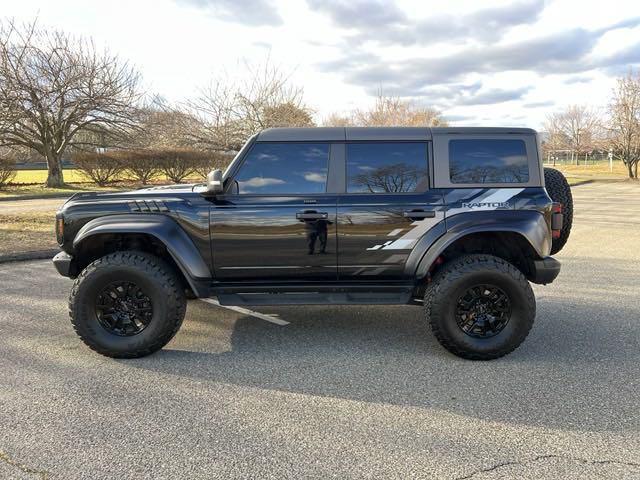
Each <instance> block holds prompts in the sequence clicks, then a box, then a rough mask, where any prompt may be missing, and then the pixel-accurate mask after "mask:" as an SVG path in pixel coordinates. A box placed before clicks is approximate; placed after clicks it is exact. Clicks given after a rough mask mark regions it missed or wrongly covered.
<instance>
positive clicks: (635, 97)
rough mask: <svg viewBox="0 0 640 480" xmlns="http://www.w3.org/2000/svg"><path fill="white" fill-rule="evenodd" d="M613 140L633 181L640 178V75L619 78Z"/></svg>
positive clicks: (611, 130)
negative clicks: (639, 164)
mask: <svg viewBox="0 0 640 480" xmlns="http://www.w3.org/2000/svg"><path fill="white" fill-rule="evenodd" d="M608 126H609V128H608V130H609V140H610V142H611V143H612V144H613V147H614V149H615V151H616V152H617V153H618V154H619V155H620V156H621V157H622V161H623V162H624V164H625V165H626V167H627V170H628V172H629V178H635V179H637V178H638V162H640V73H637V74H636V75H634V74H633V72H631V71H630V72H629V73H628V74H627V75H626V76H625V77H623V78H619V79H618V83H617V85H616V88H615V89H614V91H613V98H612V100H611V103H610V105H609V122H608Z"/></svg>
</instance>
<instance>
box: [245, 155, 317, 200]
mask: <svg viewBox="0 0 640 480" xmlns="http://www.w3.org/2000/svg"><path fill="white" fill-rule="evenodd" d="M328 164H329V144H326V143H256V144H255V145H254V146H253V148H252V149H251V151H250V152H249V154H248V155H247V158H246V159H245V160H244V162H243V164H242V167H240V172H239V173H238V175H236V177H235V180H236V182H237V185H238V190H237V193H240V194H243V193H245V194H246V193H258V194H261V193H264V194H279V193H281V194H287V193H303V194H304V193H324V192H325V191H326V186H327V169H328Z"/></svg>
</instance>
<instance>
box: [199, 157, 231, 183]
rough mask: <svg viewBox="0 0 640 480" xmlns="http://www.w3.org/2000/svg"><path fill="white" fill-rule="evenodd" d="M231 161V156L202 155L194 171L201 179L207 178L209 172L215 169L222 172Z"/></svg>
mask: <svg viewBox="0 0 640 480" xmlns="http://www.w3.org/2000/svg"><path fill="white" fill-rule="evenodd" d="M231 160H233V154H228V153H219V152H213V153H203V154H202V158H201V159H200V161H198V162H197V165H196V167H195V168H194V171H195V173H197V174H198V175H199V176H201V177H202V178H207V174H208V173H209V172H210V171H211V170H215V169H216V168H219V169H221V170H224V169H225V168H227V166H228V165H229V164H230V163H231Z"/></svg>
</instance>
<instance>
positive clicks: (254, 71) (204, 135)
mask: <svg viewBox="0 0 640 480" xmlns="http://www.w3.org/2000/svg"><path fill="white" fill-rule="evenodd" d="M246 70H247V72H248V73H249V75H248V79H247V80H244V81H238V80H237V79H228V78H218V79H215V80H214V81H213V82H212V83H211V85H210V86H209V87H207V88H205V89H202V90H201V91H200V95H199V96H198V97H197V98H195V99H192V100H190V101H189V102H187V105H186V106H187V108H188V110H189V112H190V113H191V114H192V115H191V123H190V125H188V127H190V128H185V131H187V132H189V133H188V136H189V137H190V139H191V144H192V145H194V146H198V147H203V148H206V149H207V150H213V151H218V152H225V151H231V150H239V149H240V148H241V147H242V145H243V144H244V142H245V141H246V140H247V138H248V137H250V136H251V135H253V134H255V133H258V132H259V131H261V130H263V129H265V128H269V127H284V126H287V127H303V126H304V127H306V126H311V125H313V119H312V116H311V115H312V111H311V110H310V109H309V108H308V107H307V106H306V105H305V104H304V101H303V90H302V88H299V87H295V86H293V85H291V83H290V81H289V77H288V76H287V75H285V74H284V73H283V71H282V70H281V69H280V68H278V67H276V66H273V65H271V64H270V62H269V60H268V59H267V61H266V62H265V64H264V65H262V66H260V67H257V68H252V67H251V66H248V65H247V66H246ZM196 120H197V121H196Z"/></svg>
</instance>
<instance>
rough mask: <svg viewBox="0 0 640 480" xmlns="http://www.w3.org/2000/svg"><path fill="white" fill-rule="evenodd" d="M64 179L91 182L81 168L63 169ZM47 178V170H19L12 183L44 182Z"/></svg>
mask: <svg viewBox="0 0 640 480" xmlns="http://www.w3.org/2000/svg"><path fill="white" fill-rule="evenodd" d="M63 174H64V181H65V182H69V183H79V182H90V181H91V180H89V179H88V178H87V177H86V176H85V175H84V174H83V173H82V172H81V171H80V170H76V169H68V170H66V169H65V170H64V171H63ZM46 180H47V171H46V170H18V171H17V173H16V176H15V178H14V179H13V180H12V183H44V182H45V181H46Z"/></svg>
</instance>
